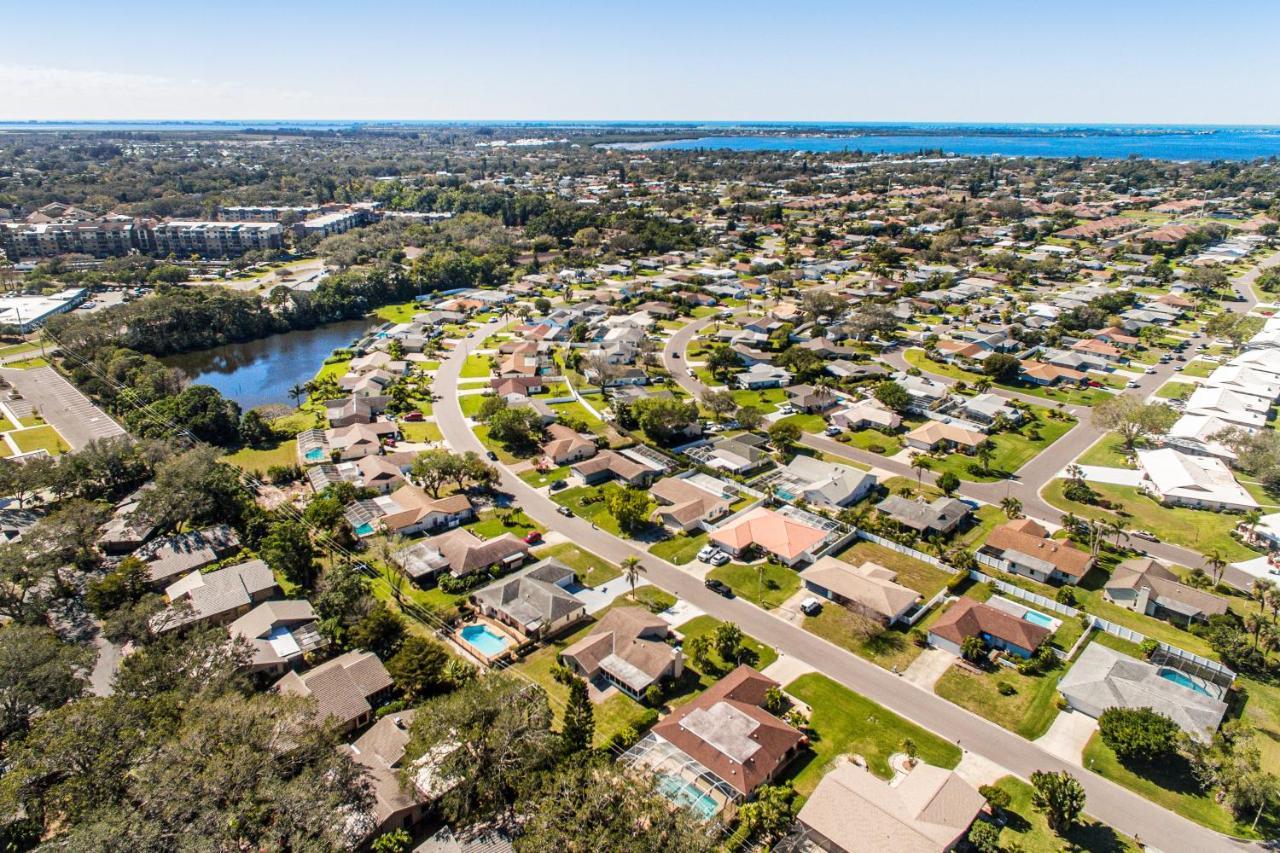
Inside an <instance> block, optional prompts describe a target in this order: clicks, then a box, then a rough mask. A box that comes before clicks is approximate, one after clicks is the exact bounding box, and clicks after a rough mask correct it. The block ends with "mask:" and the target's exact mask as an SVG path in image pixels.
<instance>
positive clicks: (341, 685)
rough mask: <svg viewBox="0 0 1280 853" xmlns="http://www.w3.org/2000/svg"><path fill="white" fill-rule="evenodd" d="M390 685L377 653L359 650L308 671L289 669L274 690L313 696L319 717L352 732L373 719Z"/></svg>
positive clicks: (389, 689) (286, 693)
mask: <svg viewBox="0 0 1280 853" xmlns="http://www.w3.org/2000/svg"><path fill="white" fill-rule="evenodd" d="M391 688H392V681H391V675H390V674H389V673H388V672H387V668H386V667H385V666H383V665H382V661H381V660H379V659H378V656H377V655H375V654H374V653H373V652H364V651H360V650H358V649H356V650H352V651H349V652H347V653H346V654H342V655H339V656H338V657H336V658H333V659H332V660H328V661H325V662H324V663H322V664H320V665H319V666H315V667H312V668H311V669H309V670H307V671H306V672H302V673H297V672H293V671H290V672H287V673H285V674H284V676H283V677H282V678H281V679H280V680H279V681H277V682H276V683H275V684H274V685H273V686H272V688H271V689H272V690H275V691H276V692H277V693H283V694H285V695H286V696H302V697H304V698H307V697H309V698H314V699H315V701H316V713H315V716H316V719H317V720H319V721H324V720H330V721H332V722H334V723H335V724H336V725H337V726H338V727H339V728H341V729H342V730H343V731H351V730H352V729H356V728H359V727H360V726H362V725H364V724H365V723H367V722H369V721H370V720H371V719H373V710H374V707H375V706H377V705H381V704H382V701H383V700H384V699H385V698H386V697H387V696H388V695H389V694H390V693H391Z"/></svg>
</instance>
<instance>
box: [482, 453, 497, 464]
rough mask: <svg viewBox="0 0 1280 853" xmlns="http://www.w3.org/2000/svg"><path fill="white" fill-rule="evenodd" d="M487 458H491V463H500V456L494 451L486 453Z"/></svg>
mask: <svg viewBox="0 0 1280 853" xmlns="http://www.w3.org/2000/svg"><path fill="white" fill-rule="evenodd" d="M485 456H488V457H489V461H490V462H497V461H498V454H496V453H494V452H493V451H492V450H490V451H489V452H488V453H486V454H485Z"/></svg>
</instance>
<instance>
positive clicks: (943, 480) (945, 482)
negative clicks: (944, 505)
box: [936, 471, 960, 497]
mask: <svg viewBox="0 0 1280 853" xmlns="http://www.w3.org/2000/svg"><path fill="white" fill-rule="evenodd" d="M936 485H937V487H938V488H939V489H940V490H941V491H942V493H943V494H944V495H946V496H947V497H951V496H952V495H953V494H955V492H956V489H958V488H960V478H959V477H957V476H956V475H955V474H954V473H953V472H951V471H943V472H942V473H941V474H939V475H938V480H937V483H936Z"/></svg>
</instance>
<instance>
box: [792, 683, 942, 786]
mask: <svg viewBox="0 0 1280 853" xmlns="http://www.w3.org/2000/svg"><path fill="white" fill-rule="evenodd" d="M786 692H787V693H789V694H791V695H792V696H794V697H795V698H796V699H799V700H800V701H801V702H803V703H805V704H806V705H808V706H809V707H810V708H811V709H812V713H811V714H810V717H809V728H810V729H811V730H812V734H811V735H810V738H809V742H810V743H809V746H810V750H811V754H810V755H807V756H802V757H801V758H800V759H799V760H798V762H797V764H795V765H794V766H793V768H792V771H791V772H792V773H793V774H794V775H793V777H792V781H793V783H794V785H795V788H796V790H797V791H799V792H800V793H801V794H803V795H805V796H808V795H809V794H812V793H813V789H814V788H816V787H817V785H818V782H819V780H821V779H822V777H823V776H824V775H825V774H826V772H827V769H828V766H829V765H830V764H831V762H832V761H833V760H834V759H835V758H836V757H837V756H840V755H855V754H856V755H861V756H862V757H863V758H864V759H866V762H867V766H868V767H869V768H870V769H871V772H872V773H874V774H876V775H877V776H879V777H880V778H881V779H888V778H890V777H891V776H892V775H893V774H892V771H891V770H890V769H889V756H891V755H893V754H894V753H895V752H901V751H902V742H903V741H904V740H906V739H907V738H910V739H911V740H912V742H914V743H915V745H916V749H917V750H918V755H919V757H920V760H921V761H924V762H926V763H928V764H933V765H936V766H938V767H945V768H948V769H950V768H952V767H955V766H956V765H957V764H959V763H960V747H958V746H956V745H955V744H954V743H951V741H949V740H945V739H943V738H941V737H939V736H937V735H935V734H933V733H932V732H930V731H927V730H925V729H922V728H921V727H920V726H917V725H916V724H915V723H912V722H909V721H907V720H904V719H903V718H902V717H899V716H898V715H897V714H895V713H893V712H892V711H890V710H888V709H887V708H884V707H882V706H880V705H878V704H876V703H875V702H872V701H871V700H870V699H867V698H865V697H863V696H859V695H858V694H857V693H854V692H853V691H852V690H849V689H848V688H846V687H844V686H842V685H840V684H837V683H836V682H834V681H832V680H831V679H830V678H827V677H826V676H825V675H819V674H817V673H810V674H808V675H802V676H800V677H799V678H797V679H796V680H795V681H793V682H791V683H790V684H788V685H787V686H786Z"/></svg>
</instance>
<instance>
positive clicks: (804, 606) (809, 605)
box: [800, 596, 822, 616]
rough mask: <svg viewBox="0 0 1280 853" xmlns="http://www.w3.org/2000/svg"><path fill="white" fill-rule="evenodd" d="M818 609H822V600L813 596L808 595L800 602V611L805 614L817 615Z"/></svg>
mask: <svg viewBox="0 0 1280 853" xmlns="http://www.w3.org/2000/svg"><path fill="white" fill-rule="evenodd" d="M820 610H822V602H821V601H819V600H818V599H816V598H814V597H813V596H809V597H808V598H806V599H805V600H804V601H802V602H800V612H801V613H803V614H804V615H805V616H817V615H818V611H820Z"/></svg>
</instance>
